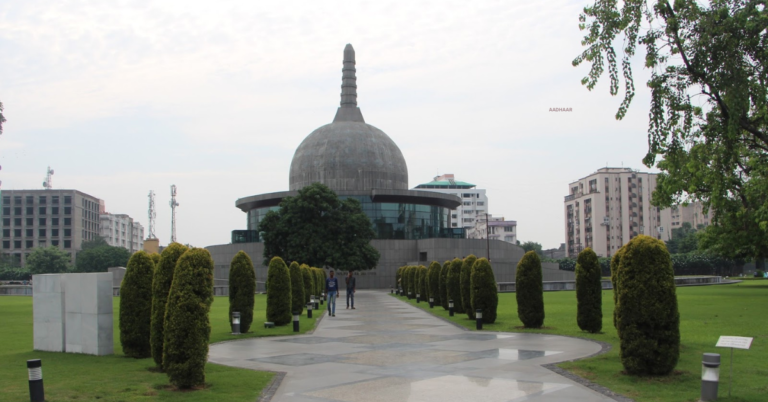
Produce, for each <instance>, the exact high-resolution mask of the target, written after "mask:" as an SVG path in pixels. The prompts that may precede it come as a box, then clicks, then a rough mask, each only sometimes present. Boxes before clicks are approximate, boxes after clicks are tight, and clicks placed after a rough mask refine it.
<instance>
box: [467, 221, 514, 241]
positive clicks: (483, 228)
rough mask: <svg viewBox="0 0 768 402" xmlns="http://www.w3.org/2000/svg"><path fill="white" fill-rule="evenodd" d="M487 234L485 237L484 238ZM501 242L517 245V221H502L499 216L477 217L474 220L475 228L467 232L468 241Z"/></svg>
mask: <svg viewBox="0 0 768 402" xmlns="http://www.w3.org/2000/svg"><path fill="white" fill-rule="evenodd" d="M486 233H487V236H486ZM486 237H487V238H489V239H491V240H501V241H505V242H507V243H512V244H517V221H508V220H504V217H503V216H501V217H499V216H492V215H490V214H489V215H488V217H487V218H486V217H485V216H479V217H477V219H475V226H474V227H472V228H471V229H469V230H468V231H467V238H468V239H485V238H486Z"/></svg>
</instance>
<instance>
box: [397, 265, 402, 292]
mask: <svg viewBox="0 0 768 402" xmlns="http://www.w3.org/2000/svg"><path fill="white" fill-rule="evenodd" d="M402 278H403V267H400V268H398V269H397V271H396V272H395V290H398V289H400V288H401V287H402V283H401V280H402Z"/></svg>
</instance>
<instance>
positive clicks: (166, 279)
mask: <svg viewBox="0 0 768 402" xmlns="http://www.w3.org/2000/svg"><path fill="white" fill-rule="evenodd" d="M187 250H189V248H187V246H184V245H182V244H179V243H171V244H169V245H168V247H166V248H165V249H164V250H163V254H158V255H159V256H160V262H158V263H156V264H155V271H154V275H153V276H152V323H151V326H150V338H149V343H150V346H151V347H152V359H154V360H155V364H156V365H157V367H160V368H162V367H163V343H164V342H165V338H164V336H163V333H164V332H163V328H164V327H165V308H166V303H168V293H169V292H170V291H171V284H172V283H173V273H174V271H175V270H176V262H177V261H178V260H179V257H181V255H182V254H184V253H186V252H187ZM153 255H154V254H150V257H152V256H153ZM121 295H122V293H121Z"/></svg>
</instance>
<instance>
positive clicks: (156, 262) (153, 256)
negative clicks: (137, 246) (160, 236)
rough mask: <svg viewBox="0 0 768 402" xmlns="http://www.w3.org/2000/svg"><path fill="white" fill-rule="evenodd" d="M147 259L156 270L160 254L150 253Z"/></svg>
mask: <svg viewBox="0 0 768 402" xmlns="http://www.w3.org/2000/svg"><path fill="white" fill-rule="evenodd" d="M149 258H151V259H152V262H154V263H155V268H157V264H159V263H160V254H158V253H152V254H150V255H149Z"/></svg>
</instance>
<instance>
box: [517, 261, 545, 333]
mask: <svg viewBox="0 0 768 402" xmlns="http://www.w3.org/2000/svg"><path fill="white" fill-rule="evenodd" d="M515 298H516V299H517V315H518V317H520V321H522V323H523V325H524V326H525V327H526V328H541V326H542V325H544V289H543V288H542V283H541V260H540V259H539V255H538V254H536V252H535V251H529V252H527V253H525V255H524V256H523V258H522V259H521V260H520V262H519V263H517V273H516V274H515Z"/></svg>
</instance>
